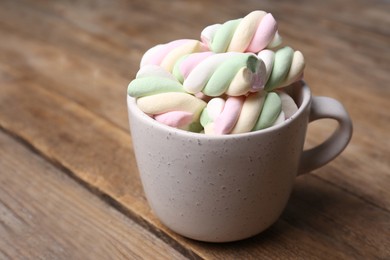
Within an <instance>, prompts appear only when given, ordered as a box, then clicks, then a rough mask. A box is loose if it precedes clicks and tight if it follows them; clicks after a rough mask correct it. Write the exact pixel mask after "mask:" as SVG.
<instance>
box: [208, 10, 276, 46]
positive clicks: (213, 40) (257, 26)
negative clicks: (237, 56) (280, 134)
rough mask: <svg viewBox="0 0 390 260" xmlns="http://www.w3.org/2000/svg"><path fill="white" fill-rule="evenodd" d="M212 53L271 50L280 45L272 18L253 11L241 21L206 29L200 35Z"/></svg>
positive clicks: (270, 15) (211, 26)
mask: <svg viewBox="0 0 390 260" xmlns="http://www.w3.org/2000/svg"><path fill="white" fill-rule="evenodd" d="M201 39H202V42H204V43H205V44H206V45H207V46H208V47H209V49H210V50H212V51H213V52H217V53H220V52H231V51H236V52H252V53H257V52H259V51H261V50H263V49H264V48H266V47H268V48H273V47H276V46H277V45H279V44H280V43H281V38H280V36H279V34H278V26H277V22H276V21H275V19H274V17H273V16H272V14H270V13H266V12H264V11H253V12H251V13H249V14H248V15H247V16H245V17H244V18H242V19H236V20H230V21H227V22H225V23H224V24H214V25H210V26H208V27H206V28H205V29H204V30H203V31H202V33H201Z"/></svg>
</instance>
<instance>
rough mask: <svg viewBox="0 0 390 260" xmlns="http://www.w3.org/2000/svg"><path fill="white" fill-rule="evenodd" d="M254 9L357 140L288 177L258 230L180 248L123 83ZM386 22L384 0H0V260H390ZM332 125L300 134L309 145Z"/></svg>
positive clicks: (389, 20) (389, 42)
mask: <svg viewBox="0 0 390 260" xmlns="http://www.w3.org/2000/svg"><path fill="white" fill-rule="evenodd" d="M258 9H260V10H266V11H268V12H271V13H272V14H273V15H274V16H275V18H276V19H277V21H278V22H279V30H280V33H281V35H282V36H283V39H284V42H286V43H288V44H289V45H290V46H292V47H293V48H294V49H298V50H301V51H302V52H303V53H304V56H305V59H306V61H307V67H306V69H305V80H306V82H307V83H308V84H309V85H310V86H311V89H312V92H313V94H314V95H324V96H329V97H333V98H336V99H338V100H340V101H341V102H342V103H343V104H344V106H345V107H346V109H347V110H348V111H349V113H350V115H351V117H352V120H353V123H354V135H353V138H352V140H351V142H350V144H349V146H348V147H347V149H346V150H345V151H344V152H343V153H342V154H341V155H340V156H339V157H338V158H337V159H335V160H334V161H332V162H331V163H329V164H328V165H326V166H324V167H322V168H320V169H318V170H316V171H314V172H312V173H310V174H307V175H304V176H300V177H298V178H297V179H296V183H295V186H294V189H293V192H292V194H291V198H290V200H289V203H288V205H287V208H286V209H285V210H284V212H283V214H282V216H281V217H280V219H279V220H278V221H277V222H276V223H275V224H274V225H272V226H271V227H270V228H269V229H268V230H266V231H265V232H263V233H262V234H260V235H257V236H255V237H253V238H250V239H246V240H244V241H239V242H234V243H225V244H212V243H203V242H197V241H192V240H189V239H186V238H183V237H181V236H179V235H176V234H175V233H173V232H171V231H170V230H168V229H167V228H165V227H164V226H163V225H162V224H161V223H160V222H159V221H158V220H157V219H156V217H155V216H154V215H153V213H152V212H151V210H150V208H149V206H148V205H147V202H146V199H145V196H144V193H143V190H142V187H141V184H140V180H139V176H138V170H137V166H136V164H135V159H134V153H133V149H132V140H131V136H130V134H129V131H128V120H127V111H126V104H125V97H126V88H127V84H128V83H129V82H130V80H131V79H133V78H134V75H135V73H136V72H137V70H138V66H139V61H140V59H141V57H142V54H143V53H144V52H145V51H146V50H147V49H148V48H150V47H152V46H154V45H156V44H159V43H165V42H169V41H171V40H175V39H179V38H193V39H198V38H199V34H200V31H201V30H202V29H203V28H204V27H205V26H206V25H209V24H213V23H221V22H224V21H226V20H230V19H234V18H238V17H242V16H245V15H246V14H247V13H249V12H250V11H252V10H258ZM389 13H390V4H389V2H388V1H386V0H372V1H369V0H344V1H339V0H329V1H319V0H315V1H311V0H310V1H309V0H301V1H287V0H281V1H271V0H265V1H261V2H259V1H251V0H242V1H234V0H228V1H224V2H223V4H221V3H217V1H205V0H197V1H195V0H194V1H185V2H184V1H179V0H172V1H157V0H147V1H145V0H142V1H141V0H131V1H128V0H127V1H126V0H112V1H103V0H100V1H95V0H84V1H48V0H37V1H33V0H18V1H14V0H2V1H1V2H0V259H8V258H11V259H20V258H31V259H37V258H47V259H53V258H59V259H139V258H146V259H159V258H162V259H164V258H166V259H181V258H194V259H198V258H206V259H240V258H245V259H250V258H252V259H255V258H269V259H275V258H281V259H285V258H299V259H302V258H304V259H321V258H323V259H335V258H336V259H341V258H342V259H344V258H346V259H348V258H351V259H374V258H380V259H385V258H387V259H389V258H390V138H389V137H390V136H389V132H390V131H389V130H390V113H389V111H390V105H389V104H390V102H389V100H390V86H389V84H390V77H389V71H390V52H389V46H390V16H389ZM334 127H335V124H334V122H333V121H331V120H322V121H321V122H316V123H313V124H311V125H310V127H309V131H308V137H307V142H306V144H305V145H306V147H310V146H313V145H315V144H318V143H320V142H321V141H322V140H324V139H325V138H326V137H327V136H329V134H330V132H332V131H333V129H334Z"/></svg>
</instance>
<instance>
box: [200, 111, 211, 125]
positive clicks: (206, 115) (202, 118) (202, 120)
mask: <svg viewBox="0 0 390 260" xmlns="http://www.w3.org/2000/svg"><path fill="white" fill-rule="evenodd" d="M212 122H213V120H212V119H211V117H210V116H209V113H208V112H207V108H205V109H203V111H202V114H201V115H200V124H201V125H202V126H203V127H205V126H206V125H208V124H209V123H212Z"/></svg>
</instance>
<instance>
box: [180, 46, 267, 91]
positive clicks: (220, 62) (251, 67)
mask: <svg viewBox="0 0 390 260" xmlns="http://www.w3.org/2000/svg"><path fill="white" fill-rule="evenodd" d="M173 74H174V75H175V76H176V78H178V80H179V81H182V82H183V88H184V89H185V90H186V91H187V92H188V93H192V94H197V93H199V92H202V93H203V94H205V95H207V96H211V97H217V96H220V95H222V94H227V95H229V96H241V95H246V94H247V93H249V92H256V91H259V90H260V89H262V88H263V87H264V84H265V82H264V81H263V79H264V77H265V75H266V68H265V65H264V63H263V61H262V60H259V59H258V58H257V57H256V55H254V54H249V53H238V52H229V53H218V54H213V53H210V52H204V53H194V54H190V55H188V56H186V57H183V58H182V59H180V60H179V61H178V62H177V63H176V65H175V67H174V69H173Z"/></svg>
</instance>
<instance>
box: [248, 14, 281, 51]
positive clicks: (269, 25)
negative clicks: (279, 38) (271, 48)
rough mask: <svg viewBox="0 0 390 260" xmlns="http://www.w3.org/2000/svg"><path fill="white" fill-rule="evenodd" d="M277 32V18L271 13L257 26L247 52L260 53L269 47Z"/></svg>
mask: <svg viewBox="0 0 390 260" xmlns="http://www.w3.org/2000/svg"><path fill="white" fill-rule="evenodd" d="M277 30H278V25H277V22H276V20H275V18H274V17H273V16H272V14H270V13H268V14H266V15H265V16H264V17H263V19H261V21H260V23H259V25H258V26H257V30H256V33H255V35H254V36H253V38H252V41H251V42H250V44H249V46H248V48H247V49H246V52H259V51H261V50H262V49H264V48H265V47H267V45H268V44H269V43H270V42H271V41H272V39H273V37H274V36H275V33H276V31H277Z"/></svg>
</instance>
